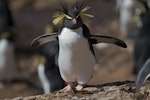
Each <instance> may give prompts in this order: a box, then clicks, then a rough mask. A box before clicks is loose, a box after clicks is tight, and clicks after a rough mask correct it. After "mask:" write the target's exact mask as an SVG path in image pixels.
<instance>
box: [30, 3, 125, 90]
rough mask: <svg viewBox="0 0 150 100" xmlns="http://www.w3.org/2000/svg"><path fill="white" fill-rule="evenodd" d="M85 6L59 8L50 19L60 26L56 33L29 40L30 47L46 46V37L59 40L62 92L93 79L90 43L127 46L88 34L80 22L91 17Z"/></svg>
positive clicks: (114, 40) (117, 40) (79, 88)
mask: <svg viewBox="0 0 150 100" xmlns="http://www.w3.org/2000/svg"><path fill="white" fill-rule="evenodd" d="M88 9H89V7H85V8H84V9H83V4H81V5H76V6H75V7H73V8H71V9H68V8H66V7H64V6H63V9H61V10H58V11H57V13H56V14H55V17H56V18H55V19H54V21H53V23H54V24H55V25H60V27H61V28H60V30H59V32H58V33H52V34H47V35H42V36H40V37H38V38H36V39H34V40H33V42H32V43H31V44H32V45H33V46H37V45H41V44H43V45H45V44H44V43H41V42H43V40H44V39H45V38H46V39H48V38H49V39H48V41H52V40H55V39H56V38H58V40H56V41H58V43H59V45H58V47H59V52H58V59H56V60H57V61H58V67H59V71H60V75H61V77H62V79H63V80H64V81H65V82H67V86H66V87H64V88H63V89H62V90H61V92H68V91H71V90H72V89H73V90H74V88H75V89H76V90H78V91H80V90H82V88H83V86H84V84H86V83H87V82H88V81H89V80H90V79H91V78H92V75H93V70H94V65H95V63H96V61H95V56H94V50H93V46H92V43H93V44H96V43H98V42H99V43H100V42H105V43H113V44H116V45H119V46H121V47H124V48H125V47H127V46H126V44H125V43H124V42H123V41H121V40H119V39H116V38H112V37H108V36H98V35H90V31H89V29H88V28H87V26H86V25H85V24H84V23H83V21H82V18H83V17H93V16H92V15H90V14H86V13H84V12H85V11H86V10H88ZM43 38H44V39H43ZM54 38H55V39H54ZM44 42H47V41H44ZM37 43H38V44H37ZM49 46H50V45H49Z"/></svg>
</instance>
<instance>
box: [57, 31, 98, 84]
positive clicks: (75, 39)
mask: <svg viewBox="0 0 150 100" xmlns="http://www.w3.org/2000/svg"><path fill="white" fill-rule="evenodd" d="M77 32H78V33H77ZM59 46H60V48H59V58H58V64H59V68H60V73H61V76H62V78H63V79H64V80H65V81H66V82H73V81H78V80H80V81H82V80H84V82H86V81H89V79H90V78H91V76H92V73H93V68H94V64H95V58H94V56H93V54H92V52H91V51H90V48H89V44H88V40H87V39H85V38H84V37H83V36H82V29H81V28H80V29H78V30H76V31H72V30H70V29H67V28H64V29H63V30H62V33H61V35H59ZM80 78H81V79H80Z"/></svg>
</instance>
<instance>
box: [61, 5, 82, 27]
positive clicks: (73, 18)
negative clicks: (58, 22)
mask: <svg viewBox="0 0 150 100" xmlns="http://www.w3.org/2000/svg"><path fill="white" fill-rule="evenodd" d="M82 25H83V22H82V19H81V17H80V11H79V9H78V8H77V7H75V8H73V9H71V10H69V9H68V11H67V13H66V14H65V18H64V21H63V26H64V27H67V28H70V29H77V28H79V27H81V26H82Z"/></svg>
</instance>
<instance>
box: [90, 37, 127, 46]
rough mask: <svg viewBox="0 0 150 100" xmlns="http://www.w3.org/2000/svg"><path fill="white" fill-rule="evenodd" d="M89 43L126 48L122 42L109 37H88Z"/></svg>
mask: <svg viewBox="0 0 150 100" xmlns="http://www.w3.org/2000/svg"><path fill="white" fill-rule="evenodd" d="M90 41H91V43H92V44H97V43H111V44H115V45H118V46H120V47H123V48H127V45H126V43H125V42H124V41H122V40H120V39H117V38H114V37H110V36H103V35H90Z"/></svg>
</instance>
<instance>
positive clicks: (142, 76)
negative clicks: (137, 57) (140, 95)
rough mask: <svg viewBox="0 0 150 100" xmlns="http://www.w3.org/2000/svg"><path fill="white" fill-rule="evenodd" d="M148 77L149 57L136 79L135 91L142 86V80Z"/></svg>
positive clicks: (149, 73) (149, 68)
mask: <svg viewBox="0 0 150 100" xmlns="http://www.w3.org/2000/svg"><path fill="white" fill-rule="evenodd" d="M149 77H150V58H149V59H148V60H147V61H146V62H145V64H144V65H143V67H142V68H141V70H140V72H139V73H138V76H137V79H136V82H135V84H136V91H137V92H138V91H139V89H140V88H141V87H142V85H143V84H144V82H145V81H146V80H147V79H148V78H149Z"/></svg>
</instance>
